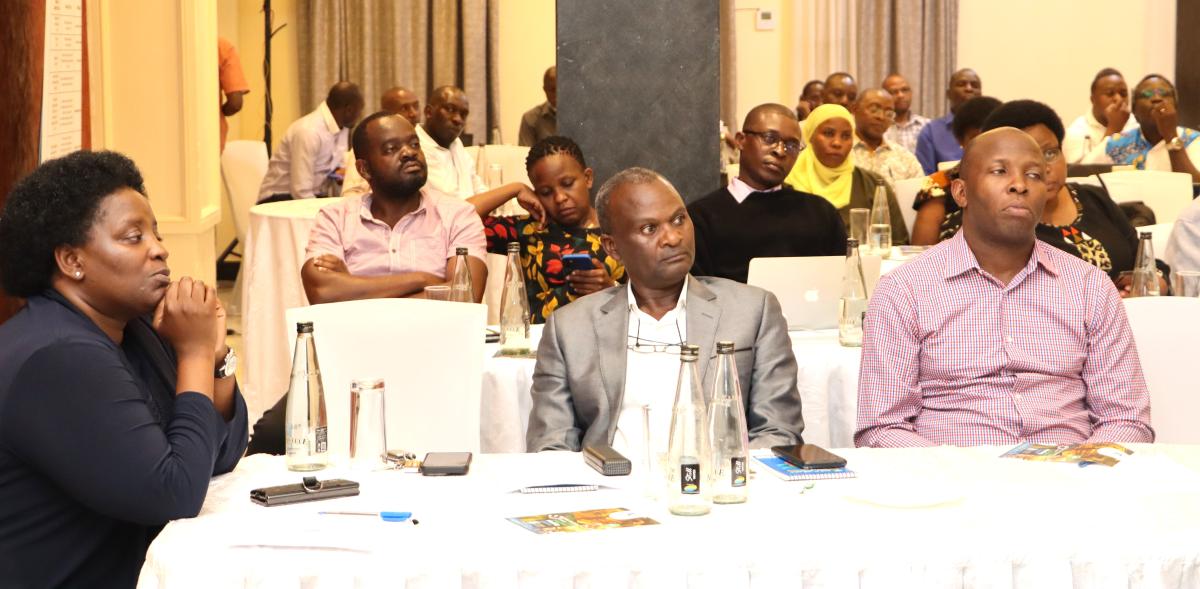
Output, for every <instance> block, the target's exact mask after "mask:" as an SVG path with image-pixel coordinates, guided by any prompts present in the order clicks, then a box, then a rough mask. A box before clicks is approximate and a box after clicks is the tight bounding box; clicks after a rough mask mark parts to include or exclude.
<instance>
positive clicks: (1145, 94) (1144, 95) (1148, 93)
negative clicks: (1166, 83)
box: [1136, 88, 1175, 100]
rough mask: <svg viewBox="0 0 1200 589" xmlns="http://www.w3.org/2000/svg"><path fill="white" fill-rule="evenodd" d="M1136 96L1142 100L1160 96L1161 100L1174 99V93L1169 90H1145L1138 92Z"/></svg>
mask: <svg viewBox="0 0 1200 589" xmlns="http://www.w3.org/2000/svg"><path fill="white" fill-rule="evenodd" d="M1136 96H1137V97H1138V98H1141V99H1143V100H1150V99H1152V98H1154V97H1155V96H1161V97H1163V98H1175V91H1174V90H1172V89H1170V88H1147V89H1145V90H1142V91H1141V92H1138V93H1137V94H1136Z"/></svg>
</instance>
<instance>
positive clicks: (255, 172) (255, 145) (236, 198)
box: [221, 141, 268, 314]
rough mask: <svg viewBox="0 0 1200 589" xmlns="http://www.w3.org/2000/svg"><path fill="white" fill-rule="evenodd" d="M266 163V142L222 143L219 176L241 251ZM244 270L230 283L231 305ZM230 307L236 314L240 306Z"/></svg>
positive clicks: (239, 294)
mask: <svg viewBox="0 0 1200 589" xmlns="http://www.w3.org/2000/svg"><path fill="white" fill-rule="evenodd" d="M267 163H268V157H267V144H265V143H263V142H262V141H230V142H228V143H226V144H225V151H223V152H221V178H223V179H224V182H225V192H227V193H229V201H230V207H231V208H232V209H233V227H234V231H235V232H236V235H237V241H238V242H239V243H241V244H242V251H243V252H244V251H246V247H247V243H248V242H247V233H248V232H249V231H250V207H253V206H254V203H255V201H256V200H258V188H259V186H260V185H261V184H262V181H263V178H264V177H265V176H266V175H267ZM231 247H232V246H231ZM245 274H246V273H245V272H243V271H242V270H241V269H239V270H238V274H237V279H236V280H235V281H234V284H233V298H232V300H233V301H235V302H234V304H235V305H240V303H241V300H242V283H243V282H244V281H245V279H244V276H245ZM230 311H231V312H234V313H238V314H240V309H236V308H235V309H230Z"/></svg>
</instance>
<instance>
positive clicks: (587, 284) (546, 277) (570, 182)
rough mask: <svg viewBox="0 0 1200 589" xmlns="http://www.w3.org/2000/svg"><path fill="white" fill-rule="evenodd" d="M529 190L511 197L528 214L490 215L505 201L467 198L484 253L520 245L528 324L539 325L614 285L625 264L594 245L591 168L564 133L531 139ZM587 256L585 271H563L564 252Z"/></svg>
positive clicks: (597, 231)
mask: <svg viewBox="0 0 1200 589" xmlns="http://www.w3.org/2000/svg"><path fill="white" fill-rule="evenodd" d="M525 169H526V171H527V172H528V173H529V180H530V182H531V183H532V184H533V191H532V192H529V191H521V193H520V194H518V195H517V196H516V198H517V201H518V202H519V203H520V205H521V206H522V207H523V208H525V209H526V210H527V211H530V214H528V215H517V216H509V217H496V216H492V215H491V212H492V211H493V210H495V209H496V208H497V207H499V206H500V205H502V204H504V201H505V200H507V199H500V198H496V197H493V198H490V199H487V198H483V197H481V196H476V197H472V198H469V199H467V200H468V202H470V203H471V204H473V205H475V210H476V211H478V212H479V214H480V216H482V217H483V229H484V235H485V236H486V237H487V244H488V252H490V253H495V254H505V253H506V252H507V248H508V244H509V243H513V242H516V243H519V244H520V245H521V268H522V270H523V271H524V274H525V290H526V292H527V293H528V296H529V311H530V314H531V319H532V321H533V322H534V323H545V321H546V318H548V317H549V316H550V313H553V312H554V310H555V309H557V308H559V307H561V306H563V305H566V304H567V303H570V302H571V301H574V300H575V299H577V298H579V297H581V296H584V295H588V294H591V293H593V292H598V291H601V290H604V289H605V288H608V287H610V286H614V285H615V284H617V283H618V282H623V281H624V279H625V268H624V267H623V266H621V263H620V262H618V261H617V260H615V259H613V258H610V257H609V256H608V253H607V252H605V251H604V248H603V247H602V246H601V245H600V223H599V220H598V219H597V217H596V210H595V209H594V208H592V201H591V188H592V169H591V168H589V167H587V163H586V161H585V160H584V158H583V151H581V150H580V149H579V146H578V145H576V144H575V142H574V141H572V140H571V139H569V138H567V137H561V136H551V137H547V138H545V139H542V140H541V141H539V142H537V143H536V144H535V145H534V146H533V147H532V148H530V150H529V156H528V157H527V158H526V159H525ZM575 253H586V254H589V255H591V258H592V269H591V270H574V271H571V270H568V269H567V268H566V266H565V265H564V264H563V259H562V258H563V256H565V255H567V254H575Z"/></svg>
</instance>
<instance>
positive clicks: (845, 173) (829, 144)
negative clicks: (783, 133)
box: [784, 104, 908, 245]
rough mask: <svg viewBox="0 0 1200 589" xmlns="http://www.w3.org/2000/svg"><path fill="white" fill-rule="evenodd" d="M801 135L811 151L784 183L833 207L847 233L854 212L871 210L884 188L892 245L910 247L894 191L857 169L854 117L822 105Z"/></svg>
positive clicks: (840, 108) (803, 155) (834, 106)
mask: <svg viewBox="0 0 1200 589" xmlns="http://www.w3.org/2000/svg"><path fill="white" fill-rule="evenodd" d="M801 133H802V134H803V135H804V142H805V143H806V144H807V147H806V148H805V149H804V151H801V152H800V155H799V156H798V157H797V158H796V165H795V166H793V167H792V171H791V173H790V174H788V177H787V179H786V180H784V182H785V183H786V184H788V185H789V186H791V187H792V188H795V189H796V190H799V191H801V192H808V193H810V194H815V195H817V196H820V197H822V198H824V199H825V200H828V201H829V202H831V203H833V206H834V207H835V208H837V210H838V214H840V215H841V216H842V222H843V223H845V224H846V226H847V229H849V225H850V209H858V208H863V209H869V208H871V205H872V204H873V203H874V201H875V188H876V187H877V186H882V187H883V188H884V190H886V191H887V195H888V212H889V213H890V214H891V220H892V243H894V244H897V245H902V244H906V243H908V229H907V228H906V227H905V225H904V217H903V216H902V215H901V212H900V205H899V204H898V203H897V202H896V195H895V193H893V192H892V187H891V186H888V184H887V182H886V181H884V179H883V178H882V177H881V176H879V175H878V174H875V173H874V172H870V171H868V170H865V169H863V168H859V167H857V166H855V165H854V154H853V153H851V148H852V147H854V142H855V137H854V117H853V116H851V115H850V111H848V110H846V108H845V107H843V106H841V105H838V104H822V105H821V106H818V107H817V108H816V109H814V110H813V111H812V113H811V114H809V115H808V118H807V119H804V124H803V127H802V128H801Z"/></svg>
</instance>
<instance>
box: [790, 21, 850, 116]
mask: <svg viewBox="0 0 1200 589" xmlns="http://www.w3.org/2000/svg"><path fill="white" fill-rule="evenodd" d="M855 4H856V3H855V2H854V0H799V1H797V2H796V5H795V6H796V9H795V16H794V17H793V18H792V22H791V24H792V27H791V32H792V35H791V40H792V42H791V45H792V55H795V56H796V59H794V60H793V61H792V63H793V66H792V72H791V79H792V88H791V90H792V92H791V96H788V97H786V100H785V102H784V104H787V105H794V104H795V103H796V101H797V99H798V98H799V97H800V91H801V90H802V89H803V88H804V84H806V83H807V82H808V81H809V80H824V79H825V78H826V77H827V76H828V75H829V74H832V73H833V72H850V73H851V74H852V75H854V77H855V79H859V77H860V74H859V72H858V70H857V68H856V67H855V66H856V65H857V61H858V44H857V39H858V38H859V35H860V32H859V30H858V26H857V11H856V5H855ZM863 83H864V82H861V81H860V82H859V84H860V87H861V85H862V84H863Z"/></svg>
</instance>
